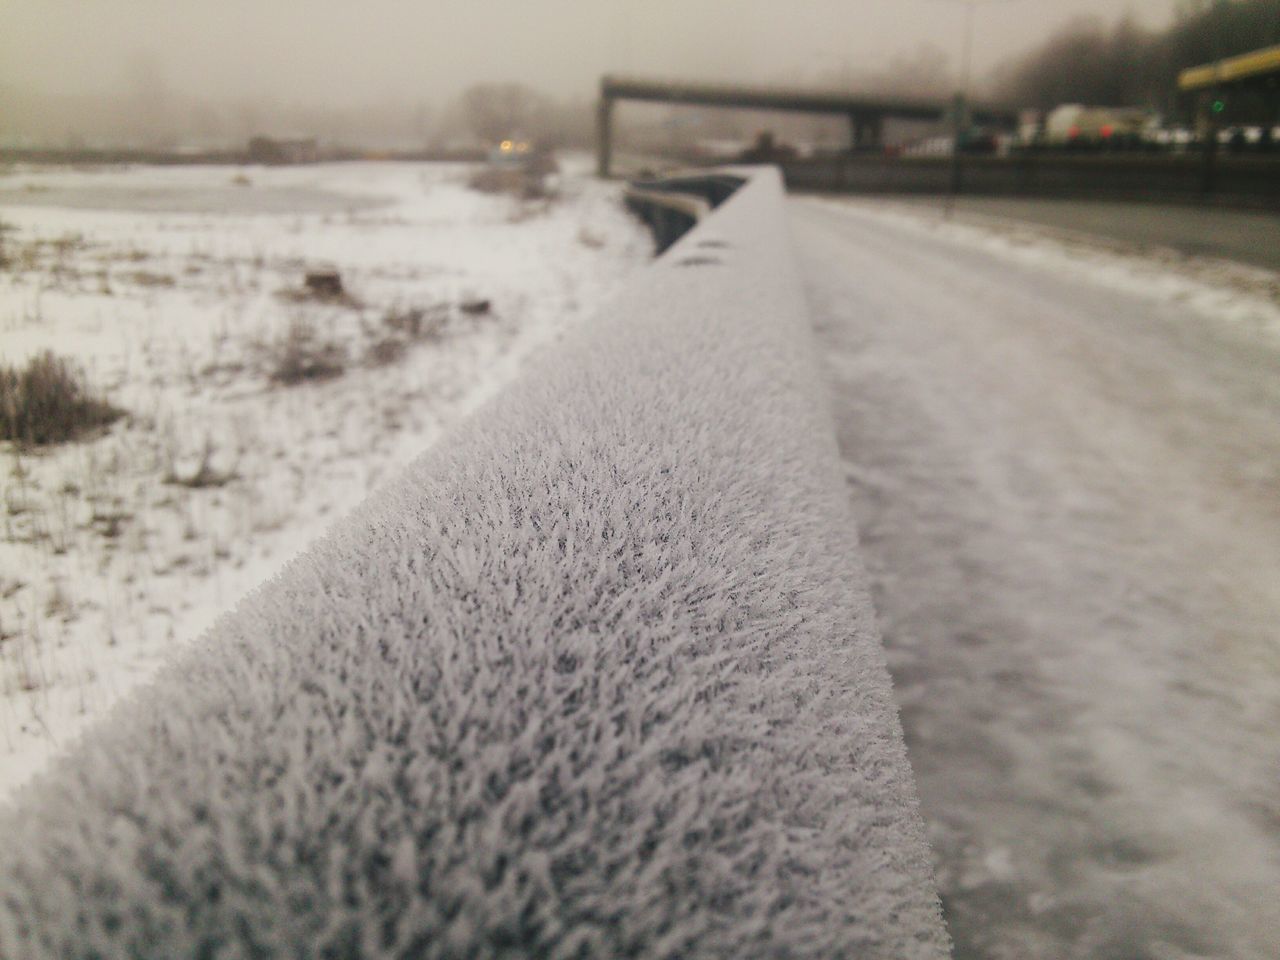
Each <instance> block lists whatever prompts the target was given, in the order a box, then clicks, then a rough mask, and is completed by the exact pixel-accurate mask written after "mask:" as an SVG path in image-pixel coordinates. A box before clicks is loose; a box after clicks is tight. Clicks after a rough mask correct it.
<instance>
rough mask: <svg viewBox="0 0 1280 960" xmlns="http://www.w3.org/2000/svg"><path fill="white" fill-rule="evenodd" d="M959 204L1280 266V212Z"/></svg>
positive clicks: (980, 212)
mask: <svg viewBox="0 0 1280 960" xmlns="http://www.w3.org/2000/svg"><path fill="white" fill-rule="evenodd" d="M896 199H900V200H901V201H902V202H905V203H909V204H912V205H916V206H924V207H933V208H935V209H941V208H942V206H943V205H944V203H945V202H946V201H945V199H944V198H941V197H929V198H927V199H920V198H908V197H903V198H896ZM954 209H955V214H956V215H957V216H958V217H959V218H960V219H961V220H962V221H963V220H973V221H975V222H979V223H982V222H990V221H993V220H997V221H1000V220H1003V221H1009V220H1012V221H1015V222H1021V223H1033V224H1037V225H1039V226H1042V227H1049V228H1052V229H1057V230H1067V231H1071V232H1073V233H1081V234H1087V235H1091V236H1096V237H1102V238H1105V239H1107V240H1113V241H1119V242H1120V243H1124V244H1131V245H1134V246H1138V247H1148V248H1149V247H1165V248H1168V249H1170V250H1176V251H1177V252H1179V253H1183V254H1187V255H1188V256H1200V257H1219V258H1222V259H1225V260H1235V261H1237V262H1239V263H1246V264H1249V265H1250V266H1255V267H1263V268H1265V269H1268V270H1280V215H1278V214H1276V213H1274V212H1273V213H1264V212H1259V211H1253V210H1231V209H1227V208H1218V207H1196V206H1177V205H1172V204H1159V203H1127V202H1118V201H1109V200H1045V199H1034V198H1019V197H959V198H957V199H956V200H955V208H954Z"/></svg>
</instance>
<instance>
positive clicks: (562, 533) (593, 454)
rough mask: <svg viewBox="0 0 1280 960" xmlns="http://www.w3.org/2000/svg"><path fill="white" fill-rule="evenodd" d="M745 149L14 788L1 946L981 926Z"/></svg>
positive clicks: (617, 952)
mask: <svg viewBox="0 0 1280 960" xmlns="http://www.w3.org/2000/svg"><path fill="white" fill-rule="evenodd" d="M731 174H732V175H733V176H735V177H741V179H742V180H743V183H742V185H741V187H740V188H739V189H738V190H737V191H735V192H734V193H733V194H732V196H731V197H730V198H729V199H728V200H725V201H724V202H721V203H720V204H719V205H718V206H715V207H714V209H713V210H711V211H710V212H709V213H707V214H706V215H705V216H703V218H702V219H701V221H700V222H699V224H698V226H697V227H696V228H695V229H693V230H691V231H690V232H688V233H686V234H685V235H684V236H683V237H682V238H681V239H680V240H679V241H678V242H676V243H675V244H674V245H673V246H672V247H671V248H670V249H669V250H668V252H667V253H666V254H665V255H664V256H662V257H660V258H658V259H657V260H656V261H655V262H654V263H653V264H652V266H651V267H650V268H649V269H648V270H647V271H645V273H644V275H643V276H642V277H640V278H639V280H638V282H637V283H635V284H634V285H633V286H631V287H629V288H628V289H627V290H626V291H625V293H624V294H623V295H622V296H621V297H619V298H617V299H616V300H615V301H614V302H613V304H612V305H611V306H610V308H609V309H608V310H607V311H605V312H604V313H603V314H602V315H601V316H600V317H598V318H597V320H596V321H595V322H593V323H588V324H583V325H581V326H580V327H579V328H577V329H576V330H575V331H574V332H573V333H572V334H571V335H570V336H568V337H566V338H565V339H564V340H562V341H561V342H560V343H558V344H557V345H556V347H555V349H554V352H548V353H547V354H545V355H544V356H542V357H541V358H540V359H538V360H535V361H533V362H532V363H531V364H530V365H529V366H528V367H526V369H525V372H524V374H523V375H522V376H521V378H520V379H519V380H518V381H517V382H516V383H515V384H513V385H512V386H511V387H509V388H508V390H507V391H506V392H505V393H503V394H500V395H499V396H498V397H497V398H495V400H493V401H492V402H491V403H490V404H489V405H488V406H486V407H484V408H482V409H481V410H480V411H479V412H478V413H477V414H476V415H475V416H474V417H473V418H472V420H471V421H470V422H469V424H468V427H467V429H466V430H464V431H457V432H455V433H453V434H452V435H451V436H450V437H448V438H447V439H446V440H444V441H442V442H441V443H440V444H439V445H437V446H436V447H435V448H433V449H432V450H431V451H430V452H428V453H427V454H426V455H424V456H423V457H422V458H421V459H420V460H419V461H417V462H416V463H415V464H414V465H413V466H412V467H411V468H410V469H409V470H408V472H407V473H406V474H405V475H404V476H403V477H402V478H401V479H400V480H399V481H398V482H396V483H394V484H392V485H391V486H390V487H389V488H387V489H385V490H384V491H383V492H382V493H381V494H379V495H377V496H376V497H375V498H374V499H372V500H371V501H369V502H368V503H367V504H365V505H364V506H363V507H362V508H360V509H359V510H357V511H356V512H355V514H353V515H352V516H350V517H348V518H347V519H345V520H344V521H342V522H340V523H339V524H338V525H337V526H336V527H335V528H334V529H333V530H332V531H331V532H330V533H329V534H328V535H327V537H326V538H325V539H323V540H322V541H320V542H318V543H316V544H315V545H313V546H312V547H311V548H310V549H309V550H308V551H306V552H305V553H304V554H303V555H301V556H300V557H299V558H297V559H296V560H295V561H293V562H292V563H291V564H290V565H289V566H288V567H287V568H286V569H285V570H284V571H283V572H282V573H281V574H279V575H278V576H277V577H275V578H274V579H273V580H272V581H270V582H269V583H266V584H264V585H263V586H262V587H261V588H260V589H259V590H258V591H257V592H256V593H255V594H253V595H252V596H250V597H249V598H247V599H246V600H245V601H243V602H242V603H241V604H240V606H239V607H238V608H237V609H236V610H235V611H234V612H233V613H231V614H230V615H228V616H226V617H224V618H223V619H222V620H221V621H219V623H218V624H217V625H216V626H215V627H214V629H213V630H212V631H211V632H210V633H209V634H208V635H207V636H206V637H204V638H203V639H202V640H201V641H199V642H198V643H196V644H195V645H194V646H192V647H191V648H190V649H189V650H187V651H186V652H185V653H184V654H183V656H182V657H181V659H180V660H179V661H178V662H176V663H175V664H174V665H173V666H172V667H171V668H170V669H168V670H167V671H166V672H164V673H163V674H162V675H161V676H160V677H159V678H158V679H157V681H156V682H154V683H153V684H152V685H151V686H150V687H149V688H147V689H145V690H143V691H141V692H139V693H138V694H137V695H135V696H133V697H132V698H131V699H129V700H128V701H126V703H125V704H123V705H122V706H121V707H120V708H119V709H117V710H116V711H115V713H114V714H113V715H112V717H111V718H110V719H109V721H108V722H107V723H105V724H103V725H101V726H100V727H98V728H96V729H94V730H92V731H90V733H89V734H88V735H87V736H86V737H85V738H84V740H83V741H82V742H81V743H80V744H79V745H78V746H76V747H75V748H74V749H72V750H71V752H70V754H69V755H68V756H66V757H65V758H64V759H63V760H61V762H59V763H57V764H56V765H55V767H54V769H53V770H52V771H51V772H50V773H49V774H47V775H46V776H45V777H43V778H42V779H40V780H38V781H37V782H36V783H34V784H32V785H31V786H28V787H27V788H25V789H24V790H22V791H20V792H19V794H18V797H17V800H16V803H15V805H14V806H13V807H12V808H10V809H7V810H3V811H0V838H3V840H0V878H3V880H2V886H0V956H4V957H14V958H18V957H21V958H23V960H52V958H60V960H61V958H66V957H72V956H83V957H89V956H103V957H108V956H110V957H117V956H121V957H123V956H129V957H135V958H150V957H155V958H161V957H163V958H172V957H201V956H215V955H222V954H226V955H228V956H230V955H235V956H262V957H267V956H272V957H285V956H290V957H293V956H299V957H301V956H306V957H388V958H390V957H397V958H399V957H439V958H446V957H449V958H452V957H498V956H502V957H579V958H586V957H623V956H626V957H654V958H658V957H664V958H665V957H677V956H680V957H726V958H728V957H733V958H752V957H760V958H765V957H769V958H772V957H781V956H787V957H794V958H810V957H812V958H819V957H821V958H830V957H859V958H866V960H876V958H879V960H890V958H892V960H924V958H930V960H938V958H941V957H944V956H946V954H947V941H946V935H945V932H944V930H943V927H942V924H941V919H940V913H939V906H938V901H937V897H936V894H935V890H934V887H933V884H932V880H931V877H930V873H929V867H928V860H927V856H926V848H925V843H924V832H923V827H922V824H921V822H920V819H919V816H918V813H917V808H916V802H915V797H914V787H913V784H912V779H911V773H910V769H909V767H908V765H907V760H906V754H905V748H904V746H903V741H902V735H901V729H900V727H899V724H898V720H897V714H896V709H895V707H894V703H893V699H892V693H891V689H890V684H889V678H888V673H887V670H886V669H885V664H884V657H883V651H882V649H881V646H880V641H879V637H878V635H877V633H876V628H875V622H874V615H873V612H872V609H871V606H870V601H869V599H868V595H867V588H866V584H865V577H864V575H863V574H862V572H861V568H860V565H859V563H858V559H857V545H856V535H855V533H854V523H853V518H852V516H851V511H850V506H849V503H848V496H847V491H846V488H845V483H844V478H843V473H842V471H841V468H840V464H839V460H838V455H837V451H836V445H835V441H834V428H833V425H832V423H831V420H830V417H829V413H828V411H827V398H826V395H825V392H824V390H823V387H822V378H821V376H820V373H819V371H818V368H817V366H816V359H815V350H814V345H813V342H812V335H811V331H810V327H809V321H808V318H807V315H806V306H805V300H804V294H803V289H802V287H801V284H800V280H799V277H798V273H797V270H796V267H795V264H794V262H793V258H792V253H791V250H790V247H789V241H788V237H787V222H786V213H785V208H784V204H783V190H782V184H781V180H780V178H779V176H778V174H777V172H776V171H774V170H772V169H763V170H757V171H750V172H744V171H731ZM710 205H711V204H710V203H708V206H710Z"/></svg>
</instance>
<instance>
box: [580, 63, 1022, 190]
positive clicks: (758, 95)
mask: <svg viewBox="0 0 1280 960" xmlns="http://www.w3.org/2000/svg"><path fill="white" fill-rule="evenodd" d="M620 100H633V101H638V102H646V103H669V104H678V105H683V106H699V107H730V108H736V109H743V110H778V111H784V112H790V113H808V114H827V115H835V116H843V117H848V119H849V146H850V149H851V150H865V149H868V148H875V147H878V146H880V145H881V144H882V143H883V137H884V122H885V120H888V119H894V120H932V121H941V120H944V119H946V118H947V117H948V116H953V115H954V111H956V110H957V109H958V108H963V104H961V103H960V102H958V100H933V99H924V98H911V97H888V96H870V95H860V94H854V93H849V92H848V91H835V90H807V89H798V88H793V89H787V88H781V87H753V86H739V85H736V84H719V83H693V82H683V81H672V80H653V79H642V78H636V77H615V76H608V75H606V76H604V77H602V78H601V80H600V103H599V108H598V114H597V137H596V146H597V169H598V171H599V173H600V176H602V177H605V176H608V175H609V170H610V167H611V164H612V159H613V109H614V105H615V104H616V103H617V102H618V101H620ZM967 112H968V115H969V117H970V119H971V120H972V122H974V123H978V124H983V125H993V126H1013V125H1014V124H1015V123H1016V122H1017V114H1016V112H1015V111H1013V110H1009V109H1006V108H1002V107H996V106H990V105H985V104H971V105H969V107H968V109H967Z"/></svg>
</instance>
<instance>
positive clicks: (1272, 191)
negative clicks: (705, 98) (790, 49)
mask: <svg viewBox="0 0 1280 960" xmlns="http://www.w3.org/2000/svg"><path fill="white" fill-rule="evenodd" d="M783 170H784V174H785V176H786V181H787V185H788V186H789V187H791V188H793V189H798V190H815V191H848V192H852V193H873V194H874V193H902V194H912V193H919V194H927V193H932V194H939V193H946V192H947V191H948V190H949V189H950V183H951V159H950V158H949V157H880V156H857V155H855V156H839V157H822V158H817V159H811V160H789V161H787V162H786V163H784V164H783ZM962 192H963V193H966V194H970V195H973V196H1031V197H1057V198H1070V199H1098V200H1104V199H1111V200H1153V201H1162V202H1171V201H1172V202H1187V203H1190V202H1197V203H1198V202H1206V203H1220V204H1223V205H1229V206H1242V207H1253V208H1259V209H1280V158H1265V157H1230V156H1222V157H1219V158H1218V159H1217V161H1216V167H1215V173H1214V177H1213V184H1212V190H1211V191H1210V192H1209V193H1208V194H1206V193H1205V192H1204V161H1203V159H1202V158H1200V157H1197V156H1190V155H1188V156H1149V155H1141V154H1135V155H1100V156H1070V155H1067V156H1063V155H1056V156H1054V155H1043V154H1027V155H1024V156H1016V157H965V158H964V160H963V180H962Z"/></svg>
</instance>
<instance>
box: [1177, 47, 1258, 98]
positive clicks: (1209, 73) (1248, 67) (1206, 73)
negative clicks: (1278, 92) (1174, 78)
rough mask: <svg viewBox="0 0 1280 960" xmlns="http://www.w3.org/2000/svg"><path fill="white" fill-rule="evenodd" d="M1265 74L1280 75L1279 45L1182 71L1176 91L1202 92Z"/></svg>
mask: <svg viewBox="0 0 1280 960" xmlns="http://www.w3.org/2000/svg"><path fill="white" fill-rule="evenodd" d="M1267 73H1280V45H1278V46H1274V47H1264V48H1263V49H1261V50H1255V51H1253V52H1252V53H1245V54H1241V55H1240V56H1238V57H1230V58H1229V59H1226V60H1219V61H1218V62H1217V63H1207V64H1205V65H1204V66H1202V67H1192V68H1191V69H1189V70H1183V71H1182V73H1180V74H1178V89H1179V90H1203V89H1205V88H1207V87H1213V86H1217V85H1218V84H1220V83H1233V82H1237V81H1240V80H1246V79H1248V78H1250V77H1257V76H1262V75H1263V74H1267Z"/></svg>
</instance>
